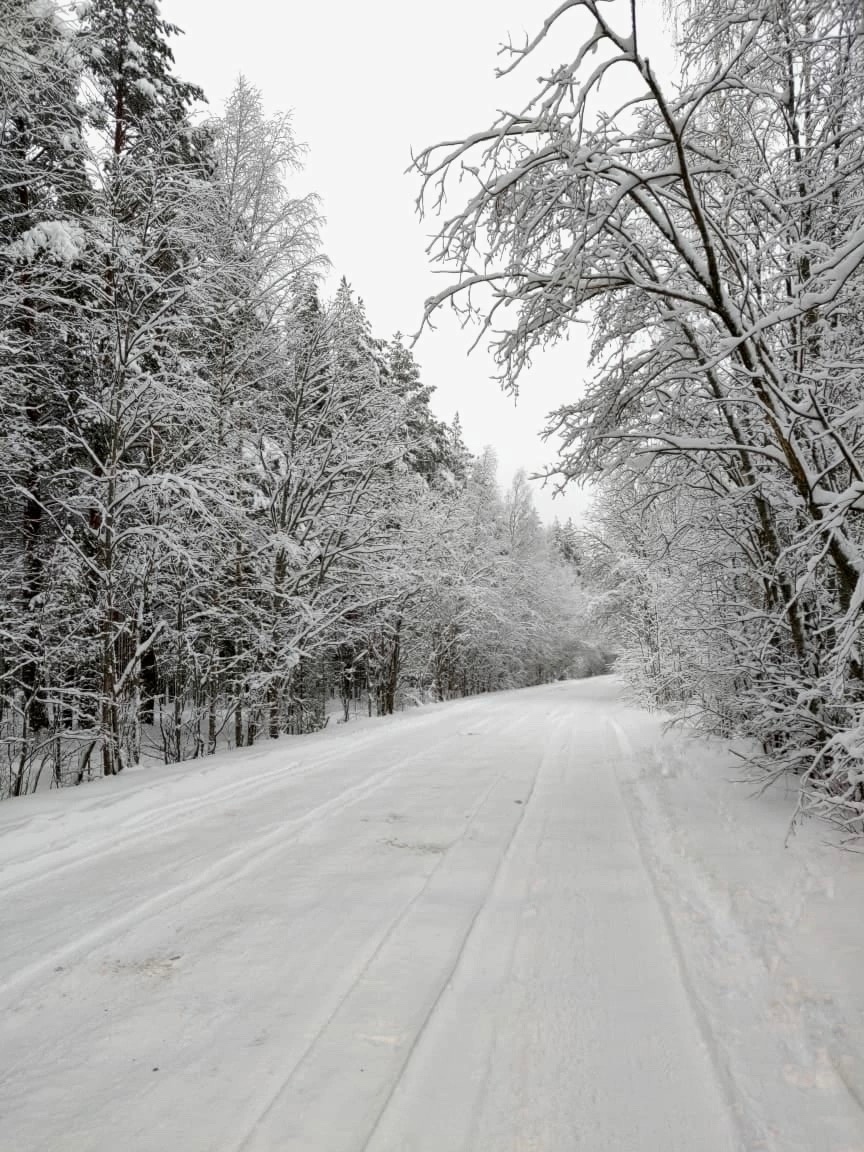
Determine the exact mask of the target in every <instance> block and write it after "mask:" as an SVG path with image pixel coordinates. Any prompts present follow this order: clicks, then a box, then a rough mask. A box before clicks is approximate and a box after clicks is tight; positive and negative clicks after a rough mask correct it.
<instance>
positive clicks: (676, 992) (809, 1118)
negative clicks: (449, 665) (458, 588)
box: [0, 678, 864, 1152]
mask: <svg viewBox="0 0 864 1152" xmlns="http://www.w3.org/2000/svg"><path fill="white" fill-rule="evenodd" d="M730 775H731V771H730V770H729V768H728V760H727V761H724V760H723V757H722V749H717V748H715V749H711V748H709V747H708V746H707V745H705V744H702V743H698V742H695V741H689V742H688V741H685V740H684V739H683V738H682V737H680V736H678V737H670V736H664V735H663V734H662V731H661V726H660V724H659V722H658V721H656V720H654V719H652V718H649V717H648V716H646V715H645V714H644V713H640V712H638V711H636V710H633V709H630V708H628V707H626V706H625V705H624V704H623V703H622V702H621V700H620V689H619V686H618V685H617V683H616V682H615V680H614V679H610V678H604V679H601V680H594V681H584V682H571V683H566V684H556V685H554V686H550V687H547V688H539V689H529V690H525V691H522V692H518V693H502V694H499V695H494V696H489V697H483V698H479V699H474V700H468V701H461V702H458V703H454V704H449V705H441V706H436V707H434V708H429V709H424V710H421V711H418V712H415V713H413V714H409V715H405V716H403V717H396V718H394V719H393V720H392V721H382V722H379V723H377V724H375V725H369V726H366V727H364V728H362V729H358V730H356V731H355V730H352V729H351V727H350V725H349V726H348V727H347V728H344V729H339V730H337V731H336V732H332V733H331V732H327V733H324V734H322V735H319V736H315V737H304V738H299V739H295V740H284V741H280V742H279V743H278V744H267V745H265V746H263V747H262V748H261V749H248V750H244V751H243V752H240V753H233V754H231V755H226V756H223V757H217V758H215V759H213V760H211V761H208V762H204V763H201V764H198V765H188V764H187V765H180V766H176V767H174V768H169V769H160V770H150V771H149V772H146V773H145V772H139V773H132V774H129V775H127V777H126V778H125V779H120V780H119V781H117V782H112V783H110V784H108V783H98V784H94V785H92V786H89V787H86V788H82V789H80V790H77V791H76V792H74V793H73V794H69V793H66V794H62V795H58V794H56V793H51V794H50V795H41V796H35V797H30V798H27V799H26V800H24V801H21V802H10V803H8V804H6V805H4V806H3V808H2V810H0V868H2V879H0V884H2V888H0V892H2V934H0V1012H2V1017H0V1149H2V1152H31V1150H32V1152H35V1150H37V1149H39V1150H40V1152H42V1150H51V1152H66V1150H68V1152H85V1150H87V1152H90V1150H92V1152H114V1150H115V1149H121V1148H122V1149H127V1150H129V1152H165V1150H166V1149H177V1150H178V1152H241V1150H248V1152H263V1150H268V1152H457V1150H458V1152H570V1150H573V1149H584V1150H585V1152H613V1150H614V1152H731V1150H744V1149H746V1150H748V1152H749V1150H753V1152H755V1150H757V1149H760V1150H761V1149H769V1150H776V1152H799V1150H800V1152H862V1150H864V1113H862V1108H861V1104H862V1099H864V1059H862V1047H864V1045H862V1037H864V996H862V992H861V984H862V982H861V980H860V971H861V963H862V959H864V952H862V930H861V928H860V926H859V923H858V922H859V921H860V909H861V907H862V903H861V901H862V897H864V890H862V884H861V872H862V871H864V866H862V861H861V859H860V858H858V857H852V856H850V855H849V854H842V853H839V852H837V851H836V850H834V849H832V848H830V847H827V846H825V845H823V844H821V843H820V838H821V835H822V834H821V833H820V834H816V835H814V834H812V833H807V832H805V834H804V835H799V836H798V837H796V838H794V839H793V840H792V841H791V844H790V847H789V848H784V845H783V840H784V834H785V831H786V824H787V822H788V817H789V814H790V812H791V800H790V799H789V798H788V797H784V796H780V795H778V796H774V797H768V798H762V799H756V800H754V799H749V798H747V797H746V796H745V795H743V790H742V789H741V788H740V787H738V788H736V786H735V785H734V784H732V783H730V782H729V780H728V779H727V777H729V776H730ZM856 902H857V903H856Z"/></svg>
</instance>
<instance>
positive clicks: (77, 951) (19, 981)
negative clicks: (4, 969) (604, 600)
mask: <svg viewBox="0 0 864 1152" xmlns="http://www.w3.org/2000/svg"><path fill="white" fill-rule="evenodd" d="M350 755H351V750H346V751H345V752H340V753H338V754H336V755H335V756H333V757H331V758H328V760H326V761H323V762H322V761H319V762H316V763H315V764H313V765H310V766H308V767H301V768H300V769H299V771H296V770H295V773H294V775H295V776H296V775H302V774H303V773H304V772H311V771H313V770H315V769H317V768H320V767H326V766H327V765H328V764H330V763H334V762H336V763H338V762H339V761H340V760H342V759H344V758H345V757H346V756H348V757H350ZM426 755H427V753H426V751H425V750H424V751H422V752H419V753H416V754H415V755H414V756H408V757H400V758H399V759H397V760H396V761H395V762H394V763H392V764H390V765H389V766H388V767H387V768H384V769H382V770H381V771H379V772H377V773H375V774H374V775H373V776H372V777H370V778H368V779H366V780H364V781H363V782H362V783H361V784H356V785H353V786H351V787H349V788H347V789H345V791H344V792H342V793H340V794H339V795H337V796H335V797H333V798H332V799H330V800H326V801H324V803H322V804H320V805H318V806H317V807H316V808H313V809H312V810H311V811H309V812H308V813H306V814H305V815H303V816H300V817H298V818H296V819H294V820H291V821H288V822H286V823H285V824H280V825H278V826H277V827H276V828H274V829H272V830H271V831H269V832H267V833H265V834H264V835H263V836H261V837H260V838H258V839H257V840H253V841H251V842H250V843H248V844H246V845H244V847H242V848H239V849H237V850H235V851H234V852H232V853H230V854H229V855H228V856H226V857H223V858H222V859H220V860H219V861H217V862H216V863H215V864H213V865H212V866H210V867H209V868H207V869H205V870H204V871H203V872H201V873H199V874H198V875H197V876H195V877H193V878H191V879H189V880H186V881H183V882H182V883H180V884H176V885H174V886H172V887H171V888H168V889H165V890H163V891H160V892H158V893H157V894H156V895H155V896H153V897H152V898H149V899H147V900H143V901H141V902H140V903H139V904H137V905H136V906H135V907H134V908H132V909H130V910H129V911H128V912H126V913H124V914H123V915H122V916H118V917H115V918H114V919H112V920H108V921H106V922H105V923H103V924H101V925H100V926H99V928H97V929H95V930H94V931H92V932H87V933H84V934H83V935H82V936H80V937H78V938H77V939H76V940H73V941H71V942H69V943H68V944H67V945H65V946H64V947H63V948H60V949H58V950H56V951H55V952H52V953H50V954H49V955H47V956H43V957H41V958H40V959H39V960H37V961H35V962H34V963H33V964H31V965H29V966H28V967H26V968H23V969H20V970H19V971H18V972H17V973H16V974H15V975H14V976H12V977H9V978H7V979H6V980H4V981H0V1007H2V1005H3V1003H4V1000H6V1001H8V999H9V998H10V997H11V995H12V994H13V993H20V991H21V990H22V989H23V988H25V987H26V986H27V985H28V984H34V983H36V982H37V981H38V980H39V978H40V977H42V976H43V975H45V974H47V973H48V972H50V971H51V970H52V969H55V968H56V967H57V966H58V965H59V964H62V963H64V962H66V961H68V960H69V959H71V958H72V957H75V958H77V959H81V958H82V957H83V956H85V955H86V954H87V953H89V952H91V951H92V950H93V949H94V948H96V947H97V946H99V945H102V944H105V943H106V942H107V941H108V940H110V939H111V938H113V937H116V936H118V935H120V934H121V933H123V932H125V931H127V930H128V929H129V928H131V927H133V926H135V925H138V924H140V923H142V921H144V920H145V919H147V918H149V917H152V916H154V915H157V914H158V913H159V911H160V910H161V909H163V908H165V907H167V906H169V905H171V906H176V904H177V903H178V901H180V900H185V899H188V898H190V897H192V896H198V895H201V894H202V893H205V892H206V893H211V894H212V893H213V892H214V891H216V890H218V888H219V887H220V886H221V885H222V883H223V882H225V883H229V884H233V883H236V882H237V880H239V879H242V878H243V877H245V876H248V875H249V874H250V872H252V871H253V870H254V869H256V868H260V867H261V866H263V865H265V864H266V863H267V862H268V860H269V859H270V858H271V856H272V855H273V854H274V853H278V852H279V851H281V850H282V849H283V848H284V846H285V845H286V843H289V842H291V841H293V840H296V839H297V837H298V836H300V835H301V834H302V833H303V832H305V831H307V830H308V828H309V827H310V825H312V824H315V823H319V822H321V821H322V820H326V819H328V818H329V817H331V816H333V815H335V814H336V813H338V812H341V811H343V810H344V809H345V808H347V807H349V806H350V805H351V804H354V803H357V801H359V800H361V799H365V798H366V797H367V796H368V795H370V794H371V793H372V792H374V791H376V790H378V789H380V788H381V787H383V786H384V785H385V784H386V783H387V782H388V780H390V779H391V778H392V777H393V776H394V775H395V774H396V773H398V772H400V771H401V770H403V769H404V768H406V767H407V766H408V765H409V764H410V763H412V762H413V761H415V760H417V759H421V758H422V757H424V756H426ZM266 775H267V779H272V778H275V777H277V776H278V775H279V770H278V769H277V770H274V771H273V772H272V773H267V774H266ZM284 781H285V775H284V773H283V783H284ZM249 794H252V795H254V796H255V798H256V799H257V798H259V797H260V796H261V795H262V793H260V792H257V791H256V790H254V789H252V788H245V787H244V788H243V789H241V790H239V791H238V792H234V791H232V790H230V789H227V790H226V791H225V793H224V795H223V797H222V799H223V801H224V800H225V799H229V798H230V799H237V798H238V796H240V795H249ZM191 803H192V802H191V801H190V805H191ZM184 811H185V809H184ZM205 816H206V813H205ZM182 823H183V821H182V819H181V820H180V821H176V820H175V821H171V820H169V821H167V822H165V823H164V824H163V823H161V822H160V821H159V820H158V817H157V816H156V815H154V824H153V826H152V827H151V828H150V829H149V833H150V834H151V835H152V834H153V832H154V831H159V832H164V831H166V830H171V831H174V830H176V829H177V828H178V827H180V826H181V825H182ZM131 843H134V838H130V839H129V840H126V839H124V838H119V839H117V840H111V841H110V842H108V843H107V844H101V845H100V844H97V845H96V846H95V849H94V852H93V853H92V854H87V855H86V856H84V857H81V858H76V859H74V860H73V861H72V863H73V864H75V863H79V862H80V860H81V859H84V860H86V863H87V864H88V866H90V865H92V864H93V863H94V862H98V861H99V859H100V857H104V856H107V855H110V854H112V853H114V852H116V851H117V849H118V847H120V846H122V847H125V846H126V845H127V844H131ZM59 867H60V866H57V867H55V868H53V869H50V870H49V871H48V872H47V873H46V876H45V877H44V879H48V880H50V879H51V878H52V877H53V875H54V874H55V873H56V872H57V871H58V869H59Z"/></svg>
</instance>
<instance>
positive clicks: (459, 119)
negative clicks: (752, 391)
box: [162, 0, 660, 521]
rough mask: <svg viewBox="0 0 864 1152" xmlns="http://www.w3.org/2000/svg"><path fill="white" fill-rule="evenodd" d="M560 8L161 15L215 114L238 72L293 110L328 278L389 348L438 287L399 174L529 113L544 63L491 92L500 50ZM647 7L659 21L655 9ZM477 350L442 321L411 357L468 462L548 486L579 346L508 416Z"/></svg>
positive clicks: (457, 4)
mask: <svg viewBox="0 0 864 1152" xmlns="http://www.w3.org/2000/svg"><path fill="white" fill-rule="evenodd" d="M553 7H554V5H553V4H552V3H551V0H528V2H526V0H435V3H434V4H406V3H405V0H365V3H363V4H358V3H357V2H356V0H331V2H330V3H326V4H316V3H314V2H307V3H302V4H289V3H285V2H284V0H244V2H243V4H242V5H240V6H238V4H237V0H162V11H163V14H164V16H165V18H166V19H169V20H171V21H173V22H175V23H176V24H178V25H179V26H180V27H181V28H183V29H184V30H185V33H186V35H185V36H184V37H182V38H181V39H180V40H178V41H176V42H175V45H174V50H175V55H176V58H177V64H178V71H179V73H180V75H182V76H183V78H184V79H187V80H190V81H193V82H195V83H198V84H200V85H201V86H202V87H203V88H204V90H205V91H206V93H207V95H208V98H209V100H210V104H211V106H212V107H213V109H214V111H218V110H219V109H220V107H221V104H222V101H223V100H224V98H225V96H226V95H227V94H228V92H229V91H230V89H231V87H232V85H233V83H234V80H235V78H236V76H237V74H238V73H240V72H242V73H243V74H244V75H245V76H246V77H247V78H248V79H249V80H250V81H251V82H252V83H254V84H255V85H256V86H257V87H258V88H260V89H261V91H262V93H263V96H264V100H265V104H266V107H267V109H268V110H269V111H275V110H277V109H278V110H282V109H293V112H294V124H295V130H296V135H297V138H298V139H299V140H302V141H304V142H305V143H306V144H307V145H308V146H309V156H308V161H307V165H306V172H305V175H304V176H303V178H302V180H301V181H300V183H299V186H298V191H306V190H314V191H316V192H318V193H319V195H320V196H321V197H322V199H323V210H324V215H325V217H326V220H327V224H326V228H325V230H324V247H325V250H326V252H327V254H328V256H329V257H330V259H331V260H332V262H333V266H334V276H335V277H340V276H342V275H345V276H347V278H348V280H349V282H350V283H351V284H352V286H353V287H354V288H355V290H356V291H357V292H358V294H359V295H360V296H362V298H363V300H364V301H365V304H366V309H367V313H368V315H369V319H370V321H371V323H372V327H373V330H374V331H375V333H376V335H379V336H383V337H389V336H390V335H392V334H393V333H394V332H396V331H402V332H404V333H413V332H415V331H416V330H417V328H418V327H419V324H420V320H421V316H422V308H423V301H424V300H425V299H426V298H427V297H428V296H430V295H431V294H432V293H433V292H434V291H436V290H438V289H440V287H442V283H443V282H442V281H441V279H440V276H438V277H436V276H435V275H434V274H433V273H432V271H431V269H430V264H429V261H428V258H427V256H426V252H425V248H426V245H427V243H428V240H429V236H430V233H431V232H432V231H433V230H434V220H429V219H427V220H426V221H422V222H421V221H420V220H419V219H418V217H417V215H416V212H415V208H414V200H415V197H416V195H417V192H418V188H419V185H418V181H417V178H416V176H415V175H405V169H406V168H407V167H408V165H409V163H410V159H411V149H412V148H413V149H414V150H415V151H417V150H419V149H420V148H421V147H423V146H424V145H429V144H433V143H436V142H437V141H439V140H444V139H456V138H460V137H461V136H463V135H464V134H467V133H468V132H471V131H475V130H478V129H481V128H484V127H486V126H487V125H488V124H489V123H490V122H491V121H492V119H493V117H494V114H495V112H496V110H497V109H498V108H501V107H504V106H506V107H507V108H508V109H513V108H514V107H516V106H519V107H521V106H522V105H523V104H524V98H525V97H526V96H527V95H528V94H530V93H531V91H532V90H533V87H534V82H535V80H536V77H537V75H539V72H540V70H541V69H540V61H539V60H534V61H532V62H530V63H528V65H527V67H525V68H524V75H523V74H522V73H521V71H519V72H517V73H516V75H515V76H512V77H509V78H507V79H506V80H495V78H494V69H495V66H496V63H498V56H497V49H498V46H499V44H500V43H501V41H502V40H504V39H506V37H507V35H508V33H509V34H510V35H511V36H512V37H513V40H514V41H518V40H519V39H520V38H522V37H524V35H525V33H526V32H528V31H530V32H532V33H533V32H534V31H536V29H537V27H538V26H539V25H540V24H541V23H542V20H543V19H544V17H545V16H547V15H548V14H549V12H550V11H551V10H552V8H553ZM645 7H646V10H647V12H649V13H651V12H652V11H654V12H655V13H656V19H657V21H658V22H659V21H660V16H659V10H660V0H645ZM649 22H650V21H649ZM570 28H571V29H572V36H571V37H568V39H569V42H568V43H566V44H565V43H564V42H563V40H559V41H558V44H557V47H556V50H555V51H554V54H553V57H552V59H553V62H560V60H561V59H563V58H564V57H565V56H567V57H569V56H570V55H571V54H572V53H573V52H574V50H575V42H576V34H577V30H576V21H575V20H572V21H570ZM658 30H659V29H658ZM646 31H649V29H646ZM560 35H561V34H560V33H559V36H560ZM542 59H544V58H541V60H542ZM549 59H550V55H549V54H548V53H547V54H546V56H545V61H548V60H549ZM613 75H614V74H613ZM614 95H615V96H618V95H619V94H618V93H614ZM476 335H477V331H476V329H473V330H469V331H462V330H460V328H459V326H458V324H457V323H456V322H455V320H454V318H452V317H450V316H448V315H446V314H442V315H441V316H440V318H439V321H438V326H437V331H436V332H434V333H427V334H424V335H423V336H422V337H421V339H420V341H419V342H418V344H417V346H416V348H415V354H416V356H417V358H418V360H419V362H420V365H421V369H422V374H423V379H424V381H425V382H426V383H429V384H433V385H435V387H436V389H437V391H436V393H435V396H434V397H433V407H434V409H435V411H436V412H437V414H438V415H439V416H441V417H443V418H445V419H448V420H449V419H450V418H452V416H453V414H454V412H456V411H457V410H458V412H459V414H460V417H461V419H462V424H463V428H464V433H465V439H466V442H467V443H468V446H469V448H471V449H472V450H473V451H479V450H480V449H481V448H482V447H483V446H484V445H486V444H491V445H492V446H493V447H494V448H495V450H496V452H497V454H498V458H499V461H500V479H501V481H502V483H504V484H506V483H508V482H509V480H510V478H511V477H512V474H513V472H514V471H515V470H516V469H517V468H519V467H520V466H521V467H524V468H526V469H527V470H528V471H529V472H531V471H539V470H541V469H542V468H543V466H544V465H545V464H547V463H549V462H551V461H552V460H553V459H554V448H553V447H552V445H551V443H549V444H544V443H543V442H542V441H541V439H540V438H539V434H540V432H541V430H542V428H543V425H544V417H545V415H546V413H547V412H548V411H550V410H551V409H553V408H555V407H557V406H558V405H559V404H561V403H564V402H565V401H567V400H569V399H572V398H573V397H574V396H575V395H576V394H577V393H578V391H579V389H580V388H581V385H582V381H583V379H584V378H585V375H586V353H585V340H584V336H583V333H582V331H581V330H574V333H573V336H572V337H571V340H570V341H569V342H568V343H567V344H565V345H562V346H561V347H560V348H557V349H555V350H553V351H552V352H547V353H544V354H543V355H542V357H540V358H539V359H538V362H537V363H536V364H535V366H534V367H533V368H532V370H531V372H530V374H529V375H527V376H526V377H524V381H523V385H522V390H521V394H520V397H519V400H518V403H517V404H515V405H514V402H513V400H512V399H511V398H508V397H506V396H505V395H503V394H502V393H501V391H500V389H499V387H498V385H497V383H496V382H495V381H494V380H492V379H491V377H492V375H493V372H494V365H493V363H492V361H491V358H490V356H489V355H488V353H487V352H486V351H485V349H484V348H482V347H480V348H478V349H477V350H476V351H475V352H473V353H472V354H471V355H470V356H469V355H468V354H467V353H468V349H469V347H470V345H471V344H472V342H473V340H474V339H475V338H476ZM536 501H537V506H538V509H539V510H540V512H541V515H542V516H543V518H544V519H545V520H547V521H548V520H551V519H552V517H553V516H555V515H558V516H559V517H561V518H562V519H563V518H566V516H568V515H571V514H572V515H575V516H578V514H579V512H580V510H582V509H584V508H585V506H586V504H587V499H586V497H585V495H584V494H582V493H581V492H580V491H579V490H578V489H572V488H571V489H570V490H569V492H568V494H567V495H566V496H565V497H564V498H563V499H562V498H560V497H559V498H557V499H555V500H554V502H553V500H552V496H551V490H550V489H549V488H546V489H545V490H544V491H541V490H540V488H539V485H538V486H537V491H536Z"/></svg>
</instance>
